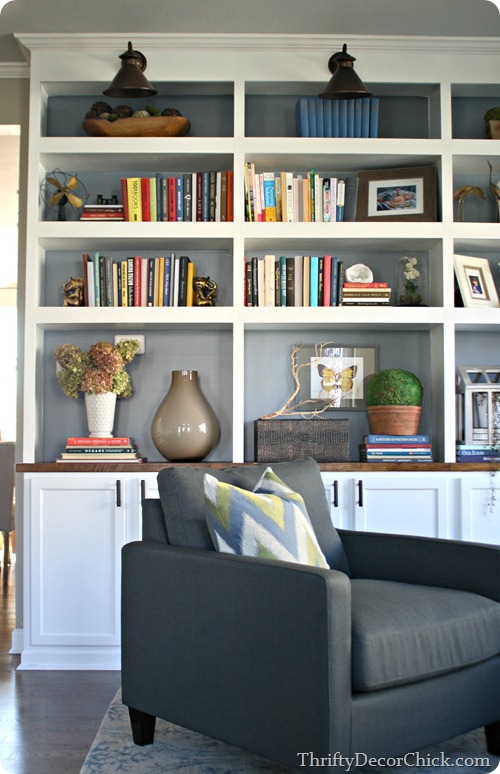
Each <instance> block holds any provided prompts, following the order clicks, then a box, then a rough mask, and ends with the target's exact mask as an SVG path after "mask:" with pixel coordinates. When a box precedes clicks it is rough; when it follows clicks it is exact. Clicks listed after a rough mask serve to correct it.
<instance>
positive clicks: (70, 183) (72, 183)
mask: <svg viewBox="0 0 500 774" xmlns="http://www.w3.org/2000/svg"><path fill="white" fill-rule="evenodd" d="M77 185H78V180H77V179H76V177H75V176H74V175H73V176H72V177H70V179H69V180H68V182H67V183H66V186H65V187H66V188H76V187H77Z"/></svg>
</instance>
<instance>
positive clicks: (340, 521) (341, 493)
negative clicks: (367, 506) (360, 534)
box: [321, 473, 354, 529]
mask: <svg viewBox="0 0 500 774" xmlns="http://www.w3.org/2000/svg"><path fill="white" fill-rule="evenodd" d="M321 477H322V479H323V485H324V487H325V492H326V499H327V501H328V505H329V507H330V515H331V517H332V522H333V524H334V526H335V527H336V528H337V529H353V526H354V524H353V520H354V497H353V491H354V479H353V478H352V474H351V473H349V474H347V473H322V474H321Z"/></svg>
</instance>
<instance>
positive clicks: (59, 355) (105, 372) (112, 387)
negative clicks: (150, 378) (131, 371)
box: [54, 339, 139, 398]
mask: <svg viewBox="0 0 500 774" xmlns="http://www.w3.org/2000/svg"><path fill="white" fill-rule="evenodd" d="M138 349H139V342H138V341H137V340H136V339H129V340H124V341H120V342H119V343H118V344H117V345H116V346H113V344H111V342H109V341H99V342H98V343H97V344H93V345H92V346H91V347H90V349H89V351H88V352H82V350H81V349H80V347H77V346H76V345H75V344H62V345H61V346H59V347H57V349H56V350H55V352H54V357H55V359H56V363H57V366H58V367H57V379H58V381H59V384H60V385H61V387H62V389H63V391H64V393H65V395H67V396H68V397H69V398H77V397H78V394H79V393H80V392H88V393H91V394H93V395H99V394H102V393H104V392H114V393H116V396H117V397H118V398H130V396H131V395H132V392H133V390H132V383H131V381H130V376H129V375H128V373H127V372H126V370H125V366H126V365H127V364H128V363H130V362H131V361H132V360H133V359H134V357H135V355H136V354H137V350H138Z"/></svg>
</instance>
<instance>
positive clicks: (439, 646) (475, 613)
mask: <svg viewBox="0 0 500 774" xmlns="http://www.w3.org/2000/svg"><path fill="white" fill-rule="evenodd" d="M351 589H352V659H353V660H352V682H353V688H354V690H356V691H374V690H378V689H380V688H388V687H390V686H393V685H400V684H403V683H411V682H415V681H418V680H425V679H427V678H430V677H434V676H436V675H439V674H443V673H445V672H449V671H453V670H456V669H460V668H462V667H466V666H468V665H470V664H474V663H478V662H480V661H484V660H485V659H488V658H490V657H492V656H494V655H496V654H498V653H500V604H499V603H498V602H495V601H493V600H491V599H487V598H486V597H483V596H480V595H479V594H472V593H470V592H466V591H456V590H454V589H446V588H437V587H435V586H417V585H413V584H409V583H395V582H392V581H378V580H361V579H359V580H353V581H351Z"/></svg>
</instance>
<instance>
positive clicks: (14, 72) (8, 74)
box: [0, 62, 30, 78]
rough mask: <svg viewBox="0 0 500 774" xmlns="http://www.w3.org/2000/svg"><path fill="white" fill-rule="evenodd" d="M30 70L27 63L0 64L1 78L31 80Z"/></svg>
mask: <svg viewBox="0 0 500 774" xmlns="http://www.w3.org/2000/svg"><path fill="white" fill-rule="evenodd" d="M29 77H30V68H29V65H28V64H26V62H0V78H29Z"/></svg>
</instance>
